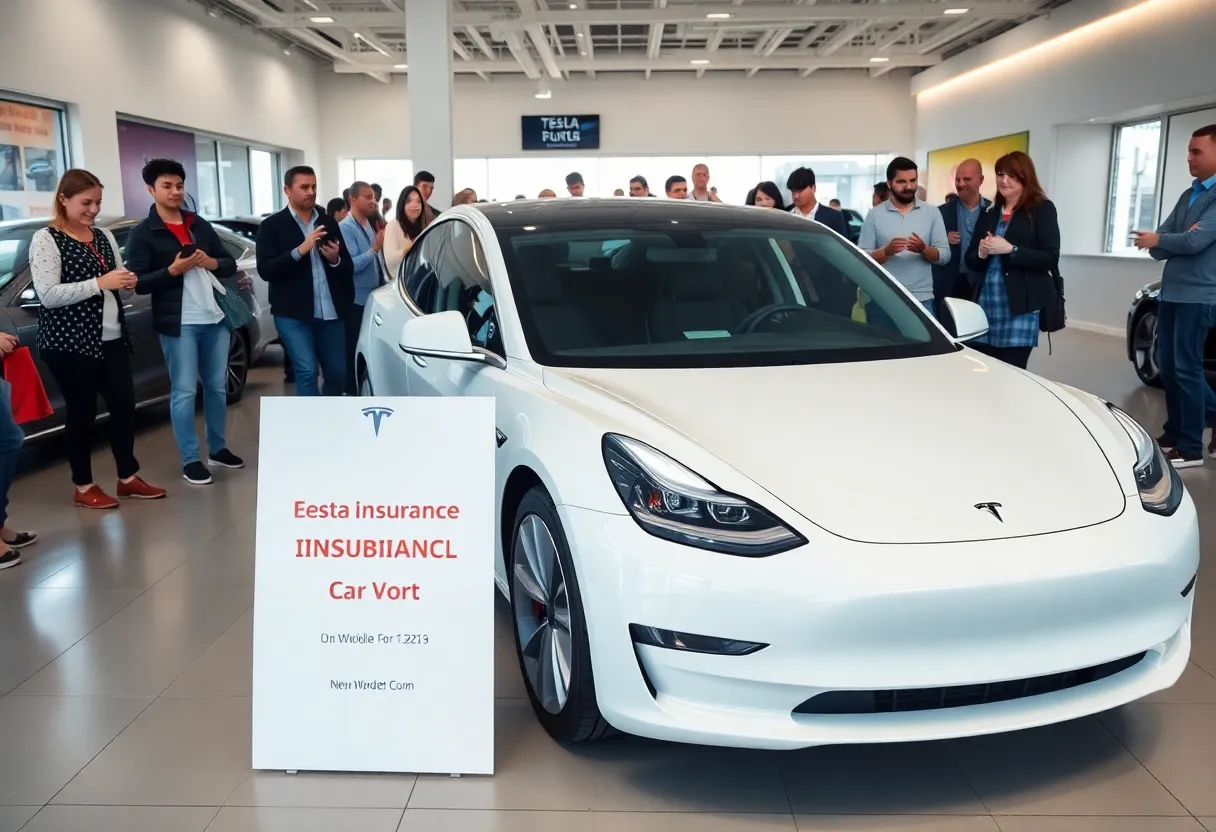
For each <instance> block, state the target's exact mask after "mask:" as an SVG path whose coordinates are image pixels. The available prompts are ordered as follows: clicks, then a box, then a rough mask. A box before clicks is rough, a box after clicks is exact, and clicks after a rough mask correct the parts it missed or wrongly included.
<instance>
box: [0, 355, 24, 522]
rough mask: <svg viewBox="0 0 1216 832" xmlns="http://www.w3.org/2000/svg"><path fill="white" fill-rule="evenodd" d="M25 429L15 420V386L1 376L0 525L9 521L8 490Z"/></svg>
mask: <svg viewBox="0 0 1216 832" xmlns="http://www.w3.org/2000/svg"><path fill="white" fill-rule="evenodd" d="M23 442H25V431H23V430H22V429H21V426H20V425H18V424H17V423H16V422H15V421H13V386H12V385H11V384H9V383H8V382H7V381H5V380H4V379H2V378H0V526H3V525H5V524H6V523H7V522H8V490H9V488H10V487H11V486H12V484H13V478H14V477H15V476H16V475H17V461H18V460H19V459H21V445H22V443H23Z"/></svg>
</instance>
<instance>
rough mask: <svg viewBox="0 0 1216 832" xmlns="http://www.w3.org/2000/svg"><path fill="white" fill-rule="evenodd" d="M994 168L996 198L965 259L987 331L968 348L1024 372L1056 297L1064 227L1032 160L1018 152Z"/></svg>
mask: <svg viewBox="0 0 1216 832" xmlns="http://www.w3.org/2000/svg"><path fill="white" fill-rule="evenodd" d="M994 170H995V173H996V187H997V195H996V199H995V200H993V203H992V207H991V208H989V209H988V210H987V211H986V212H984V213H983V214H982V215H981V216H980V218H979V220H977V221H976V224H975V232H974V234H973V235H972V237H971V245H970V246H969V247H968V249H967V253H966V258H967V267H968V269H969V270H970V271H971V274H973V275H980V280H979V285H978V286H977V287H976V302H977V303H978V304H979V305H980V306H981V307H983V309H984V314H985V315H987V316H988V333H987V334H986V335H982V336H980V337H979V338H976V339H975V340H974V341H972V342H970V343H969V344H968V346H971V347H973V348H974V349H976V350H979V351H980V352H982V353H985V354H987V355H990V356H992V357H993V358H996V359H999V360H1000V361H1004V362H1005V363H1007V364H1012V365H1014V366H1015V367H1021V368H1022V369H1023V370H1024V369H1026V365H1027V363H1028V362H1029V361H1030V354H1031V352H1033V351H1034V348H1035V347H1037V346H1038V345H1039V313H1040V312H1041V311H1042V310H1043V309H1046V308H1047V306H1048V305H1049V304H1051V303H1054V302H1055V299H1056V290H1055V281H1054V280H1053V278H1052V273H1053V272H1055V271H1056V269H1057V268H1058V267H1059V263H1060V223H1059V219H1058V218H1057V216H1056V206H1055V205H1054V204H1053V203H1052V201H1051V200H1050V199H1048V198H1047V194H1046V193H1044V192H1043V186H1042V185H1040V184H1039V177H1038V174H1037V173H1036V172H1035V168H1034V162H1033V161H1031V159H1030V157H1029V156H1027V155H1026V154H1025V153H1023V152H1022V151H1020V150H1015V151H1014V152H1012V153H1008V154H1006V155H1004V156H1002V157H1001V158H1000V159H997V161H996V166H995V169H994Z"/></svg>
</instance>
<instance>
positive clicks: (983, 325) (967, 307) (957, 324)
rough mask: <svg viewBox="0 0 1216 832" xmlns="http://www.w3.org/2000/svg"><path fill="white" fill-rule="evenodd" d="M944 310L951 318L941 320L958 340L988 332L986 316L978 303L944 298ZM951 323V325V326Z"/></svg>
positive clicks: (969, 339) (976, 336)
mask: <svg viewBox="0 0 1216 832" xmlns="http://www.w3.org/2000/svg"><path fill="white" fill-rule="evenodd" d="M946 310H947V311H948V312H949V313H950V318H951V319H952V320H949V321H943V322H942V323H943V324H945V326H946V329H947V330H950V334H951V335H953V336H954V337H955V339H956V340H958V341H971V340H974V339H976V338H979V337H980V336H981V335H987V334H988V316H987V315H985V314H984V310H983V308H982V307H981V306H980V305H979V304H978V303H972V302H971V301H969V300H960V299H958V298H946ZM951 324H953V326H951Z"/></svg>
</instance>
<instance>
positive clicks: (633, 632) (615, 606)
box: [358, 199, 1199, 748]
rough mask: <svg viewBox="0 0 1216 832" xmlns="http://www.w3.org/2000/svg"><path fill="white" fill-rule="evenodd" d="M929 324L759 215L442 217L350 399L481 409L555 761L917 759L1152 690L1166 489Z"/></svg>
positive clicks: (880, 276) (804, 229)
mask: <svg viewBox="0 0 1216 832" xmlns="http://www.w3.org/2000/svg"><path fill="white" fill-rule="evenodd" d="M950 307H951V312H952V315H951V317H952V323H951V324H950V329H951V331H952V332H954V333H955V334H953V335H951V334H948V332H947V331H946V330H945V329H943V328H942V327H939V326H938V325H937V324H936V323H935V322H934V321H933V320H932V319H931V318H930V317H928V316H927V315H926V314H925V313H924V311H923V309H922V308H921V306H920V305H919V304H918V303H916V302H915V301H914V300H913V299H912V298H911V297H910V296H909V295H908V294H906V293H905V292H904V290H903V289H902V288H900V287H899V286H898V285H897V284H896V283H894V282H893V281H892V280H891V279H890V278H889V277H888V276H887V275H886V274H885V273H884V272H883V271H882V270H881V269H879V268H878V267H877V266H875V265H874V263H873V262H872V261H871V260H870V259H869V258H867V257H866V256H864V255H863V254H861V253H860V252H859V251H858V250H857V249H856V248H854V247H853V246H851V245H850V244H849V243H847V242H846V241H844V240H843V238H841V237H838V236H836V235H835V234H833V233H832V232H830V231H828V230H827V229H825V228H823V227H821V226H819V225H818V224H816V223H809V222H806V221H805V220H802V219H801V218H798V217H791V216H789V215H787V214H783V213H781V212H777V211H764V210H756V209H748V208H734V207H730V206H723V205H704V204H697V203H685V202H673V201H668V200H644V199H639V200H604V201H597V200H541V201H538V202H515V203H510V204H504V205H481V206H476V207H473V206H464V207H461V208H457V209H454V210H452V211H450V212H447V213H444V214H443V215H442V216H441V217H440V218H439V220H438V221H437V222H436V223H435V224H433V225H432V226H431V227H430V228H429V229H428V230H427V231H426V232H425V233H424V234H423V235H422V236H421V237H420V238H419V240H418V241H417V243H416V244H415V245H414V247H413V250H412V251H411V253H410V255H409V257H408V259H407V261H406V264H405V268H404V271H403V272H402V278H401V280H399V281H397V282H395V283H393V284H390V285H388V286H385V287H383V288H381V289H379V290H378V291H376V292H374V293H373V295H372V297H371V300H370V301H369V303H368V305H367V310H366V314H365V318H364V322H363V331H362V335H361V338H360V343H359V354H358V369H359V373H360V381H361V384H362V392H363V394H364V395H369V396H370V395H376V396H380V395H385V396H398V395H410V396H490V397H493V398H494V400H495V401H496V406H497V428H498V431H497V436H498V450H497V459H496V463H497V478H496V487H497V511H498V513H497V517H498V522H499V530H500V534H499V535H498V540H499V547H498V549H499V551H498V560H497V574H496V579H497V582H498V586H499V588H500V589H501V590H502V592H503V593H505V594H507V595H508V596H509V598H510V603H511V609H512V612H513V622H514V627H515V636H516V645H517V648H518V652H519V663H520V668H521V670H522V673H523V676H524V679H525V680H526V683H527V689H528V694H529V697H530V698H531V701H532V705H533V707H534V709H535V711H536V715H537V717H538V718H539V720H540V721H541V723H543V725H544V727H545V728H546V729H547V730H548V732H549V733H550V734H551V735H552V736H553V737H555V738H557V739H560V740H568V741H577V740H587V739H593V738H596V737H599V736H601V735H603V734H604V733H605V732H606V731H607V730H608V728H609V727H614V728H616V729H619V730H621V731H625V732H628V733H633V734H638V735H643V736H648V737H655V738H659V739H665V740H678V741H686V742H694V743H706V744H715V745H733V746H746V747H756V748H797V747H802V746H810V745H816V744H825V743H860V742H887V741H901V740H922V739H933V738H945V737H957V736H963V735H971V734H984V733H991V732H997V731H1007V730H1012V729H1018V728H1025V727H1028V726H1033V725H1041V724H1045V723H1050V722H1057V721H1060V720H1065V719H1071V718H1073V717H1078V716H1082V715H1085V714H1090V713H1094V712H1096V711H1102V710H1105V709H1108V708H1112V707H1114V706H1117V705H1120V704H1123V703H1125V702H1129V701H1131V700H1134V699H1137V698H1139V697H1142V696H1145V695H1146V694H1149V693H1152V692H1154V691H1157V690H1161V689H1162V688H1166V687H1169V686H1170V685H1172V684H1173V683H1174V682H1175V681H1176V680H1177V679H1178V677H1179V675H1180V674H1181V673H1182V671H1183V668H1184V667H1185V666H1186V663H1187V658H1188V655H1189V653H1190V620H1191V608H1192V601H1193V588H1194V585H1195V576H1196V572H1197V569H1198V566H1199V536H1198V525H1197V520H1196V512H1195V508H1194V505H1193V504H1192V502H1191V500H1190V498H1189V496H1188V495H1187V494H1186V493H1185V490H1184V488H1183V485H1182V482H1181V480H1180V479H1179V477H1178V475H1177V474H1176V473H1175V472H1174V470H1173V468H1172V467H1171V466H1170V465H1168V464H1167V463H1166V462H1165V461H1164V458H1163V456H1162V454H1161V450H1160V448H1158V447H1157V445H1156V444H1155V442H1154V441H1153V439H1152V438H1151V437H1150V436H1149V435H1148V433H1146V432H1145V431H1144V429H1142V428H1141V427H1140V426H1139V425H1138V424H1137V423H1136V422H1135V421H1133V420H1132V419H1131V418H1129V417H1128V416H1127V415H1125V414H1124V413H1123V412H1122V411H1120V410H1118V409H1117V408H1115V407H1113V406H1112V405H1110V404H1108V403H1106V402H1104V401H1101V400H1099V399H1097V398H1095V397H1093V396H1091V395H1088V394H1086V393H1083V392H1081V391H1079V390H1075V389H1071V388H1068V387H1064V386H1061V385H1058V384H1053V383H1051V382H1048V381H1044V380H1043V379H1040V378H1036V377H1035V376H1033V375H1031V374H1029V373H1026V372H1023V371H1021V370H1018V369H1015V368H1013V367H1010V366H1007V365H1004V364H1001V363H999V362H996V361H993V360H990V359H988V358H986V357H985V356H983V355H982V354H980V353H978V352H976V351H974V350H971V349H968V348H966V347H965V346H964V345H963V342H964V341H966V340H967V339H969V338H974V337H977V336H979V335H982V334H983V332H984V331H985V330H986V328H987V321H986V319H985V318H984V314H983V312H982V311H981V310H980V309H979V307H978V306H975V305H974V304H970V303H966V302H963V301H950ZM420 441H425V437H424V436H422V435H421V434H420Z"/></svg>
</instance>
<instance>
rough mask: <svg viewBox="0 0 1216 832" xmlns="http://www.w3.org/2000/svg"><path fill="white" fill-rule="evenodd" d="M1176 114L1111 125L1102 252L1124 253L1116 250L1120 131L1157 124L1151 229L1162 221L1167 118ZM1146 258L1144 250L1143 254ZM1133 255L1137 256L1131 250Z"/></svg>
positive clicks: (1167, 136)
mask: <svg viewBox="0 0 1216 832" xmlns="http://www.w3.org/2000/svg"><path fill="white" fill-rule="evenodd" d="M1173 115H1176V113H1163V114H1161V115H1159V116H1156V117H1153V118H1142V119H1136V120H1134V121H1120V122H1116V123H1115V124H1112V125H1111V142H1110V160H1109V164H1108V165H1107V172H1106V219H1105V222H1104V223H1103V234H1102V237H1103V239H1102V253H1103V254H1110V255H1115V256H1119V257H1122V256H1127V255H1125V254H1123V253H1122V252H1121V251H1116V250H1115V232H1116V230H1117V229H1116V228H1115V223H1116V222H1117V219H1116V217H1115V205H1116V200H1117V187H1116V182H1115V176H1116V173H1117V171H1118V160H1119V146H1120V142H1121V137H1122V133H1123V131H1124V130H1125V129H1127V128H1129V127H1139V126H1141V125H1145V124H1157V125H1158V131H1157V170H1156V172H1155V183H1156V187H1155V189H1154V194H1153V200H1154V203H1153V216H1154V221H1153V228H1156V227H1157V226H1158V225H1159V224H1160V222H1161V205H1162V193H1161V191H1162V186H1163V185H1164V183H1165V146H1166V141H1167V140H1168V138H1169V121H1170V118H1171V117H1172V116H1173ZM1142 254H1143V256H1145V257H1147V256H1148V254H1147V252H1143V253H1142ZM1132 256H1136V255H1135V254H1134V253H1133V255H1132Z"/></svg>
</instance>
